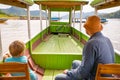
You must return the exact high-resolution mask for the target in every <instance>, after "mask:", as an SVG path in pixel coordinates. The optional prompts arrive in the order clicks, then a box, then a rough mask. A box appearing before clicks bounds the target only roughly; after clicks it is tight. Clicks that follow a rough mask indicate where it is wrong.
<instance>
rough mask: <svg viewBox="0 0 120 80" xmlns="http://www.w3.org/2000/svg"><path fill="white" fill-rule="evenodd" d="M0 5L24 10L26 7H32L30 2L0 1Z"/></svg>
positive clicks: (26, 0) (19, 0) (28, 0)
mask: <svg viewBox="0 0 120 80" xmlns="http://www.w3.org/2000/svg"><path fill="white" fill-rule="evenodd" d="M0 4H5V5H11V6H17V7H22V8H26V7H27V5H29V6H30V5H32V4H33V1H32V0H0Z"/></svg>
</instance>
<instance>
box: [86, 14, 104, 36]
mask: <svg viewBox="0 0 120 80" xmlns="http://www.w3.org/2000/svg"><path fill="white" fill-rule="evenodd" d="M84 28H85V29H86V30H88V31H89V32H90V33H92V34H94V33H96V32H100V31H101V30H102V29H103V27H102V24H101V21H100V18H99V17H98V16H96V15H93V16H90V17H88V18H87V21H86V22H85V24H84Z"/></svg>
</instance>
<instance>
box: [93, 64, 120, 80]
mask: <svg viewBox="0 0 120 80" xmlns="http://www.w3.org/2000/svg"><path fill="white" fill-rule="evenodd" d="M101 74H105V75H111V76H109V77H105V76H104V77H103V76H101ZM119 75H120V64H98V68H97V73H96V77H95V80H120V77H119Z"/></svg>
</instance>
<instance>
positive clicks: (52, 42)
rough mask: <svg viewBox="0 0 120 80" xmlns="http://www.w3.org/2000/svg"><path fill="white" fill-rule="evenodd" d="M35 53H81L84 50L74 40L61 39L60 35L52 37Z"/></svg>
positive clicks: (69, 38)
mask: <svg viewBox="0 0 120 80" xmlns="http://www.w3.org/2000/svg"><path fill="white" fill-rule="evenodd" d="M33 52H39V53H46V52H49V53H65V54H66V53H67V54H69V53H70V54H71V53H74V54H75V53H81V52H82V48H81V46H80V44H79V43H77V42H76V41H75V40H74V39H73V38H71V37H70V36H69V37H59V36H58V35H52V36H51V37H50V38H49V40H47V41H43V42H42V43H41V44H40V45H38V46H37V48H36V49H35V50H34V51H33Z"/></svg>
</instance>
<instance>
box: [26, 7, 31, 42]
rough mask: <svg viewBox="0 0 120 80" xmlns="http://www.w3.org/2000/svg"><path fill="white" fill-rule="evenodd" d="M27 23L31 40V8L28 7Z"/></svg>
mask: <svg viewBox="0 0 120 80" xmlns="http://www.w3.org/2000/svg"><path fill="white" fill-rule="evenodd" d="M27 18H28V19H27V23H28V39H29V40H30V39H31V30H30V9H29V6H27Z"/></svg>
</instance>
